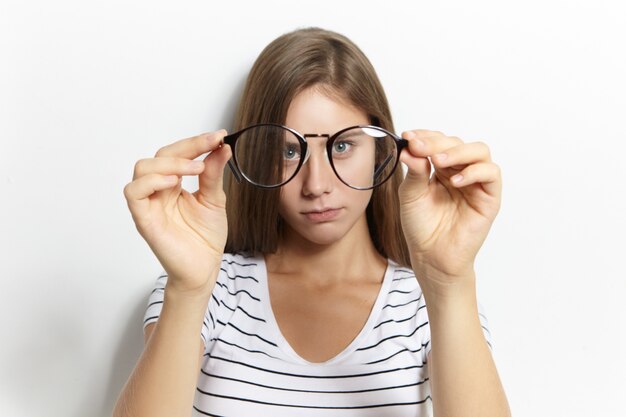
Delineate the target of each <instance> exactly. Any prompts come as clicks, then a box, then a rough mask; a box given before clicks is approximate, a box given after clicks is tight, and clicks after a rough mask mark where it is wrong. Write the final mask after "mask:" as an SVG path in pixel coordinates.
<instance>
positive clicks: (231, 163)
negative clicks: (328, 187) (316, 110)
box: [224, 123, 409, 190]
mask: <svg viewBox="0 0 626 417" xmlns="http://www.w3.org/2000/svg"><path fill="white" fill-rule="evenodd" d="M263 126H274V127H279V128H282V129H285V130H288V131H289V132H291V133H292V134H293V135H294V136H295V137H296V138H297V139H298V142H300V148H301V150H302V155H305V157H304V158H302V157H301V158H300V161H299V162H298V166H297V167H296V170H295V171H294V173H293V174H292V175H291V176H290V177H289V178H288V179H286V180H285V181H283V182H281V183H280V184H277V185H263V184H258V183H256V182H254V181H252V180H251V179H250V178H248V177H246V176H245V175H244V174H243V172H242V171H241V169H240V168H239V163H238V162H237V156H236V152H235V145H236V143H237V139H238V138H239V137H240V136H241V134H243V133H244V132H246V131H247V130H250V129H254V128H258V127H263ZM355 128H364V129H374V130H377V131H380V132H383V133H385V134H386V135H388V136H390V137H391V138H392V139H393V140H394V143H395V145H396V152H397V153H396V155H397V157H396V160H395V162H394V166H393V168H392V169H391V171H390V172H389V175H388V176H387V177H386V178H384V179H383V180H382V181H381V182H380V183H378V184H376V185H373V186H371V187H355V186H352V185H350V184H348V183H347V182H345V181H344V180H343V179H342V178H341V176H340V175H339V174H338V173H337V169H336V168H335V164H334V163H333V158H332V149H333V144H334V142H335V140H336V139H337V138H338V137H339V136H340V135H341V134H342V133H344V132H347V131H348V130H351V129H355ZM313 137H315V138H319V137H325V138H326V154H327V155H328V161H329V162H330V166H331V168H332V169H333V172H334V173H335V175H336V176H337V178H339V181H341V182H342V183H344V184H345V185H347V186H348V187H350V188H352V189H355V190H371V189H373V188H376V187H378V186H380V185H382V184H384V183H385V182H386V181H387V180H388V179H389V178H391V176H392V175H393V173H394V172H395V170H396V168H397V167H398V162H399V161H400V152H402V150H403V149H404V148H406V147H407V146H408V145H409V142H408V140H406V139H403V138H401V137H400V136H398V135H396V134H395V133H392V132H390V131H388V130H386V129H383V128H382V127H379V126H374V125H355V126H350V127H346V128H345V129H341V130H340V131H338V132H336V133H335V134H333V135H332V136H331V135H329V134H327V133H305V134H302V133H300V132H298V131H296V130H294V129H292V128H290V127H287V126H284V125H281V124H278V123H259V124H254V125H251V126H248V127H245V128H243V129H241V130H238V131H237V132H234V133H231V134H230V135H226V136H224V143H225V144H227V145H229V146H230V147H231V149H232V150H233V154H232V158H231V159H229V160H228V167H229V168H230V170H231V172H232V173H233V175H234V176H235V179H236V180H237V182H239V183H241V181H242V180H243V179H245V180H246V181H247V182H248V183H250V184H252V185H254V186H255V187H259V188H267V189H272V188H278V187H282V186H283V185H285V184H287V183H288V182H289V181H291V180H292V179H293V178H294V177H295V176H296V175H297V174H298V172H299V171H300V168H302V165H304V162H305V161H306V159H307V158H306V155H308V143H307V140H306V138H313ZM389 158H390V157H389ZM389 158H387V159H386V160H385V161H383V162H382V163H381V164H380V166H379V167H378V168H377V170H376V172H377V174H376V173H375V175H374V178H376V177H377V176H378V175H380V173H382V170H383V169H384V168H386V167H387V165H388V164H389V162H390V159H389Z"/></svg>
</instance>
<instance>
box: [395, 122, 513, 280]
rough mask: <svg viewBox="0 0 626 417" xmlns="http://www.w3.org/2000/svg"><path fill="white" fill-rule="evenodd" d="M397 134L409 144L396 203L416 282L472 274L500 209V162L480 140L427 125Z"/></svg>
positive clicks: (405, 153)
mask: <svg viewBox="0 0 626 417" xmlns="http://www.w3.org/2000/svg"><path fill="white" fill-rule="evenodd" d="M403 137H404V138H405V139H407V140H408V141H409V146H408V148H405V149H404V150H403V151H402V154H401V155H400V160H401V161H402V162H403V163H404V164H406V165H407V167H408V173H407V176H406V178H405V179H404V181H403V183H402V185H401V186H400V206H401V218H402V228H403V231H404V236H405V238H406V241H407V244H408V248H409V253H410V255H411V263H412V265H413V268H414V269H416V273H417V275H418V279H420V284H422V285H423V286H424V285H425V284H427V285H428V287H431V288H432V287H433V286H436V287H441V288H445V287H448V286H450V284H456V283H457V282H458V281H459V280H463V279H464V278H466V277H469V276H473V272H474V270H473V268H474V259H475V257H476V254H477V253H478V250H479V249H480V247H481V246H482V244H483V242H484V241H485V238H486V237H487V234H488V232H489V229H490V227H491V224H492V223H493V221H494V219H495V217H496V215H497V213H498V211H499V209H500V201H501V193H502V179H501V176H500V168H499V167H498V166H497V165H496V164H494V163H493V162H492V161H491V155H490V151H489V147H488V146H487V145H485V144H484V143H482V142H474V143H463V141H462V140H461V139H459V138H457V137H453V136H446V135H444V134H443V133H441V132H435V131H430V130H413V131H408V132H404V134H403ZM429 158H430V160H429ZM431 165H433V166H434V168H435V172H434V174H433V175H432V178H431ZM458 175H461V176H462V179H461V180H460V181H458V182H457V181H455V178H456V177H457V176H458ZM423 280H427V281H426V282H422V281H423Z"/></svg>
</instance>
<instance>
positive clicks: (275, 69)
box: [225, 28, 410, 266]
mask: <svg viewBox="0 0 626 417" xmlns="http://www.w3.org/2000/svg"><path fill="white" fill-rule="evenodd" d="M313 86H315V87H317V88H320V89H321V90H322V91H323V92H325V93H326V94H328V95H329V96H336V97H340V98H342V99H345V100H347V101H348V102H350V103H352V104H353V105H354V106H355V107H356V108H358V109H360V110H362V111H363V112H365V113H366V114H367V116H368V118H369V122H370V124H372V125H375V126H379V127H382V128H384V129H387V130H390V131H394V128H393V123H392V120H391V112H390V110H389V104H388V103H387V98H386V96H385V92H384V90H383V88H382V85H381V83H380V81H379V79H378V76H377V75H376V72H375V70H374V68H373V66H372V64H371V63H370V61H369V60H368V59H367V57H366V56H365V54H364V53H363V52H362V51H361V50H360V49H359V48H358V47H357V46H356V45H355V44H354V43H353V42H352V41H350V40H349V39H348V38H346V37H345V36H343V35H340V34H338V33H335V32H332V31H328V30H323V29H319V28H306V29H299V30H296V31H293V32H290V33H287V34H284V35H282V36H280V37H278V38H277V39H275V40H274V41H273V42H271V43H270V44H269V45H267V47H265V49H264V50H263V51H262V52H261V54H260V55H259V57H258V58H257V60H256V61H255V63H254V65H253V66H252V69H251V70H250V74H249V75H248V79H247V81H246V85H245V87H244V91H243V94H242V97H241V101H240V103H239V107H238V110H237V113H236V116H235V123H234V126H233V127H234V129H235V130H239V129H242V128H244V127H246V126H249V125H252V124H257V123H279V124H284V122H285V119H286V118H287V110H288V109H289V105H290V103H291V101H292V100H293V98H294V97H295V96H296V95H297V94H298V93H300V92H302V91H304V90H306V89H308V88H310V87H313ZM402 178H403V174H402V169H397V170H396V171H395V173H394V174H393V176H392V177H391V178H390V179H389V180H388V181H387V182H386V183H384V184H383V185H381V186H379V187H377V188H375V189H374V190H373V193H372V198H371V200H370V203H369V205H368V206H367V209H366V217H367V223H368V227H369V232H370V236H371V238H372V241H373V243H374V246H375V247H376V249H377V250H378V252H379V253H380V254H381V255H382V256H384V257H388V258H390V259H392V260H393V261H395V262H397V263H399V264H400V265H404V266H408V265H410V260H409V254H408V249H407V246H406V241H405V239H404V234H403V233H402V227H401V224H400V207H399V200H398V187H399V185H400V183H401V182H402ZM225 185H226V194H227V204H226V211H227V216H228V240H227V243H226V251H227V252H243V251H251V252H261V253H273V252H275V251H276V250H277V249H278V243H279V239H280V236H281V233H282V231H283V219H282V218H281V216H280V215H279V213H278V199H279V196H280V189H260V188H257V187H254V186H252V185H250V184H249V183H247V182H245V181H242V182H241V183H238V182H237V181H236V179H235V178H234V177H233V175H232V174H231V172H230V170H228V169H227V170H226V171H225Z"/></svg>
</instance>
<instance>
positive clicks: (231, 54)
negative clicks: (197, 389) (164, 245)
mask: <svg viewBox="0 0 626 417" xmlns="http://www.w3.org/2000/svg"><path fill="white" fill-rule="evenodd" d="M0 4H1V6H0V54H1V55H0V62H1V63H0V141H1V142H0V268H1V270H0V279H1V286H0V332H1V333H0V337H1V341H0V415H2V416H19V417H21V416H52V417H57V416H58V417H61V416H63V417H84V416H107V415H109V414H110V412H111V409H112V406H113V403H114V401H115V399H116V397H117V395H118V393H119V392H120V390H121V388H122V386H123V384H124V382H125V380H126V378H127V377H128V375H129V373H130V372H131V370H132V368H133V366H134V363H135V361H136V360H137V358H138V356H139V354H140V352H141V349H142V329H141V324H142V315H143V310H144V307H145V303H146V299H147V295H148V293H149V291H150V289H151V286H152V285H153V282H154V279H155V278H156V276H157V274H158V273H159V272H160V266H159V265H158V263H157V261H156V260H155V258H154V256H153V254H152V253H151V252H150V250H149V248H148V246H147V245H146V244H145V243H144V241H143V240H142V239H141V237H140V236H139V234H138V233H137V232H136V230H135V228H134V224H133V223H132V220H131V217H130V214H129V212H128V210H127V208H126V203H125V200H124V198H123V194H122V189H123V187H124V185H125V184H126V183H127V182H128V181H129V180H130V177H131V175H132V169H133V165H134V163H135V161H136V160H138V159H140V158H144V157H150V156H152V155H153V154H154V152H155V151H156V150H157V149H158V148H159V147H161V146H163V145H165V144H167V143H170V142H173V141H175V140H178V139H182V138H185V137H189V136H193V135H196V134H199V133H202V132H205V131H211V130H217V129H219V128H222V127H225V128H230V121H231V119H232V112H233V109H234V106H235V103H236V101H237V99H238V95H239V93H240V91H241V89H242V85H243V82H244V79H245V76H246V73H247V71H248V70H249V68H250V66H251V64H252V62H253V60H254V59H255V57H256V56H257V54H258V53H259V52H260V51H261V49H262V48H263V47H264V46H265V45H266V44H267V43H269V42H270V41H271V40H272V39H274V38H275V37H276V36H278V35H280V34H282V33H284V32H286V31H289V30H292V29H296V28H299V27H303V26H310V25H316V26H321V27H324V28H328V29H333V30H337V31H340V32H342V33H344V34H346V35H347V36H348V37H350V38H351V39H353V40H354V41H355V42H356V43H357V44H358V45H359V46H360V47H361V48H362V49H363V50H364V51H365V53H366V54H367V55H368V56H369V57H370V59H371V61H372V62H373V64H374V66H375V67H376V68H377V70H378V72H379V75H380V77H381V79H382V82H383V85H384V86H385V88H386V91H387V93H388V97H389V100H390V104H391V107H392V111H393V114H394V120H395V124H396V130H397V131H398V132H401V131H403V130H407V129H414V128H425V129H432V130H441V131H443V132H445V133H446V134H449V135H456V136H459V137H461V138H462V139H464V140H465V141H466V142H471V141H477V140H481V141H484V142H486V143H487V144H489V145H490V147H491V150H492V156H493V158H494V160H495V161H496V163H498V164H499V165H500V166H501V168H502V175H503V181H504V195H503V204H502V209H501V212H500V214H499V216H498V218H497V219H496V222H495V223H494V225H493V228H492V231H491V234H490V236H489V238H488V240H487V242H486V243H485V245H484V246H483V248H482V250H481V252H480V255H479V259H478V261H477V265H476V270H477V274H478V279H479V297H480V300H481V302H482V304H483V305H484V306H485V308H486V309H487V312H488V316H489V318H490V327H491V332H492V335H493V337H494V340H495V346H494V347H495V352H494V355H495V358H496V361H497V365H498V369H499V371H500V375H501V377H502V380H503V383H504V385H505V388H506V391H507V394H508V398H509V401H510V403H511V407H512V410H513V413H514V415H516V416H533V417H537V416H570V417H574V416H581V417H582V416H585V417H587V416H591V415H597V416H604V417H607V416H624V415H626V406H625V405H624V402H623V397H624V392H625V391H626V376H625V375H626V359H625V357H626V355H625V354H624V352H625V351H626V342H625V339H626V338H625V328H626V326H625V318H626V308H625V307H624V304H623V303H624V301H623V299H624V298H625V297H626V279H625V278H626V274H625V273H624V257H625V256H626V255H625V253H624V249H626V245H624V242H623V240H624V237H625V236H626V222H625V220H624V214H625V213H626V198H625V197H624V192H625V189H626V187H625V185H624V182H625V180H626V175H624V155H625V152H626V81H625V80H624V76H625V75H626V43H625V42H624V40H623V39H626V25H624V16H626V13H625V10H624V6H623V3H622V2H619V1H613V2H610V1H598V0H596V1H573V0H567V1H566V0H563V1H557V0H549V1H545V0H544V1H538V0H533V1H525V2H521V1H518V2H509V1H496V0H494V1H485V0H479V1H460V0H459V1H411V2H408V1H396V2H391V1H388V2H384V1H380V0H379V1H363V0H360V1H343V2H340V1H320V0H317V1H261V2H248V3H244V2H241V1H229V2H209V1H194V2H169V3H166V2H156V1H134V2H131V1H126V0H124V1H122V0H109V1H106V2H105V1H102V2H87V1H78V0H76V1H70V0H60V1H54V2H52V1H50V2H46V1H37V2H32V1H31V2H29V1H2V2H1V3H0Z"/></svg>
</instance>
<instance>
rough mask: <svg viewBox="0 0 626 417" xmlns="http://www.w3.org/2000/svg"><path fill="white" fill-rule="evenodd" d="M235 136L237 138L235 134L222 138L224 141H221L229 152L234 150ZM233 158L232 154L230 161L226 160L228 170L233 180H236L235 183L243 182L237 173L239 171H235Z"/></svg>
mask: <svg viewBox="0 0 626 417" xmlns="http://www.w3.org/2000/svg"><path fill="white" fill-rule="evenodd" d="M237 136H239V135H238V134H236V133H233V134H231V135H227V136H224V139H222V140H223V141H224V143H225V144H227V145H229V146H230V148H231V150H233V152H234V149H235V141H236V140H237ZM234 158H235V155H234V154H233V155H232V156H231V157H230V159H229V160H228V168H230V172H232V173H233V175H234V176H235V179H236V180H237V182H241V181H242V180H243V178H242V177H241V174H240V173H239V170H238V169H237V167H236V166H235V163H234V162H233V160H234Z"/></svg>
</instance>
